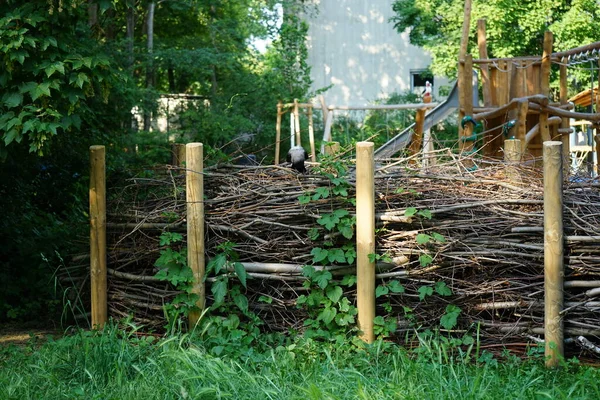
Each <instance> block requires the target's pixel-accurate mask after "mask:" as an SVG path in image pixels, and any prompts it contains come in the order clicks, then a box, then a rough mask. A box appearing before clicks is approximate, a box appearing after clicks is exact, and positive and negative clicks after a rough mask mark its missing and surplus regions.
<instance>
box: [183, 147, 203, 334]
mask: <svg viewBox="0 0 600 400" xmlns="http://www.w3.org/2000/svg"><path fill="white" fill-rule="evenodd" d="M186 150H187V151H186V153H187V154H186V169H187V172H186V202H187V246H188V265H189V267H190V268H191V269H192V274H193V280H194V281H193V287H192V293H195V294H196V295H198V300H197V301H196V306H197V307H198V309H199V310H198V311H192V312H190V314H189V327H190V329H194V327H195V326H196V324H197V323H198V321H199V320H200V316H201V313H202V311H203V310H204V304H205V288H204V274H205V270H206V269H205V263H204V261H205V260H204V175H203V169H204V160H203V146H202V143H189V144H188V145H187V146H186Z"/></svg>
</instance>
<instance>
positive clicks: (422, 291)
mask: <svg viewBox="0 0 600 400" xmlns="http://www.w3.org/2000/svg"><path fill="white" fill-rule="evenodd" d="M417 292H419V300H421V301H423V300H425V297H427V296H431V295H432V294H433V288H432V287H431V286H421V287H420V288H419V289H417Z"/></svg>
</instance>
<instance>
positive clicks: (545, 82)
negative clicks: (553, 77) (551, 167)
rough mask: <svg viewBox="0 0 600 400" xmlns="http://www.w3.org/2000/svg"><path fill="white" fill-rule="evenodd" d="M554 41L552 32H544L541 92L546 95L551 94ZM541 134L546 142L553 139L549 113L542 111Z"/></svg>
mask: <svg viewBox="0 0 600 400" xmlns="http://www.w3.org/2000/svg"><path fill="white" fill-rule="evenodd" d="M552 43H553V36H552V32H550V31H546V32H545V33H544V52H543V55H542V72H541V79H540V87H541V92H542V94H543V95H544V96H546V97H549V96H550V67H551V66H552V60H551V57H552ZM540 135H541V136H542V141H544V142H546V141H549V140H552V138H551V136H550V127H549V126H548V113H547V112H541V113H540Z"/></svg>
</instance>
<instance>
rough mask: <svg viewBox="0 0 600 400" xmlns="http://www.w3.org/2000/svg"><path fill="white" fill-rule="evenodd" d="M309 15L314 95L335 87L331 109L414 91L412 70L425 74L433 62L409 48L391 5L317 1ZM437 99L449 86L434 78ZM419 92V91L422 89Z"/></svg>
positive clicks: (376, 0)
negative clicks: (395, 24) (321, 90)
mask: <svg viewBox="0 0 600 400" xmlns="http://www.w3.org/2000/svg"><path fill="white" fill-rule="evenodd" d="M313 2H314V4H315V10H314V11H308V12H307V15H306V20H307V22H308V23H309V34H308V47H309V56H308V62H309V64H310V65H311V66H312V72H311V77H312V79H313V81H314V83H313V89H319V88H323V87H326V86H328V85H331V84H333V85H334V87H332V88H331V89H329V90H328V91H327V92H326V93H325V94H324V96H325V99H326V102H327V103H328V104H336V105H342V104H367V103H372V102H373V101H374V100H376V99H378V98H382V97H386V96H387V95H388V94H389V93H393V92H403V91H405V90H408V89H411V74H410V72H411V70H419V69H425V68H427V66H428V65H429V64H430V62H431V58H430V56H429V55H428V54H427V53H425V51H423V50H422V49H421V48H419V47H415V46H412V45H411V44H409V39H408V34H407V33H406V32H405V33H403V34H398V32H397V31H396V30H395V29H394V26H393V23H391V22H389V20H390V18H391V17H393V16H394V12H393V11H392V3H393V0H371V1H369V0H313ZM434 83H435V85H434V96H436V97H438V98H439V96H437V95H438V90H439V87H440V86H441V85H448V82H447V80H445V79H444V80H442V79H440V78H435V81H434ZM419 91H420V89H419Z"/></svg>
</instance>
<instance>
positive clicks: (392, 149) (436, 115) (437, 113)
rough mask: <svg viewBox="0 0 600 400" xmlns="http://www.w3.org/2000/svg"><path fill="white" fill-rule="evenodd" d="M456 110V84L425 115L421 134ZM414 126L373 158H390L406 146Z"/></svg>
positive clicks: (393, 139) (474, 90) (386, 145)
mask: <svg viewBox="0 0 600 400" xmlns="http://www.w3.org/2000/svg"><path fill="white" fill-rule="evenodd" d="M477 97H478V96H477V76H476V75H475V74H473V100H474V104H477V101H478V100H477ZM457 108H458V83H455V84H454V87H452V90H451V91H450V94H449V95H448V98H447V99H446V101H444V102H443V103H441V104H439V105H438V106H437V107H435V108H434V109H433V110H431V111H429V112H428V113H427V114H425V121H424V122H423V132H425V131H426V130H428V129H431V128H432V127H433V126H434V125H435V124H437V123H439V122H440V121H443V120H444V119H446V118H448V116H449V115H450V114H452V113H453V112H454V111H456V109H457ZM414 128H415V124H414V123H413V124H412V125H410V126H409V127H408V128H406V129H405V130H403V131H402V132H400V133H399V134H398V135H396V136H394V137H393V138H391V139H390V140H389V141H388V142H387V143H385V144H384V145H382V146H381V147H380V148H378V149H377V150H375V158H391V157H393V156H394V154H396V153H397V152H399V151H400V150H402V149H403V148H405V147H406V146H408V144H409V143H410V140H411V139H412V135H413V132H414Z"/></svg>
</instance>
